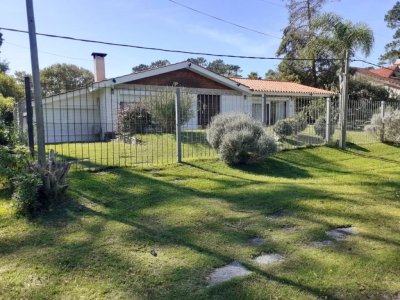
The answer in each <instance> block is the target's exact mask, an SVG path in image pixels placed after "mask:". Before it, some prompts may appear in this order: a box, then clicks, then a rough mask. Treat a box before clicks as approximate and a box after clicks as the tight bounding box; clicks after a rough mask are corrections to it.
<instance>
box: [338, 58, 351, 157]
mask: <svg viewBox="0 0 400 300" xmlns="http://www.w3.org/2000/svg"><path fill="white" fill-rule="evenodd" d="M349 63H350V56H349V50H346V58H345V64H344V74H343V82H342V91H341V92H342V93H341V96H340V139H339V147H340V148H341V149H346V130H347V106H348V98H349V91H348V89H349V84H348V79H349Z"/></svg>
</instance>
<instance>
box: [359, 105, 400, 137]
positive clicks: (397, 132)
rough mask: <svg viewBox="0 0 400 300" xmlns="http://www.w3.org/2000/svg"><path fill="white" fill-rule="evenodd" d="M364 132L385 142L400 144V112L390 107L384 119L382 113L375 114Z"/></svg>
mask: <svg viewBox="0 0 400 300" xmlns="http://www.w3.org/2000/svg"><path fill="white" fill-rule="evenodd" d="M364 130H365V131H366V132H368V133H370V134H372V135H374V136H376V137H377V138H379V139H383V141H387V142H392V143H395V144H400V110H399V109H396V110H395V109H393V108H391V107H388V108H387V109H386V110H385V116H384V118H382V115H381V113H377V114H373V115H372V117H371V121H370V124H368V125H366V126H365V127H364Z"/></svg>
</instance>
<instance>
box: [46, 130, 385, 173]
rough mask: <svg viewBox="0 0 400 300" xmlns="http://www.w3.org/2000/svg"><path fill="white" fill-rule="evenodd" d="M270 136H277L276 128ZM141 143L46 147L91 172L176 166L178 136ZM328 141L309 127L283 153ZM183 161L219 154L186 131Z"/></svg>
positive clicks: (360, 137) (150, 137) (360, 135)
mask: <svg viewBox="0 0 400 300" xmlns="http://www.w3.org/2000/svg"><path fill="white" fill-rule="evenodd" d="M267 132H269V133H271V134H273V131H272V127H268V128H267ZM347 137H348V141H350V142H353V143H357V144H365V143H373V142H377V141H376V139H374V138H373V137H372V136H369V135H368V134H367V133H365V132H357V131H348V133H347ZM138 139H139V140H140V143H138V144H136V143H124V142H122V141H118V140H113V141H110V142H90V143H73V142H71V143H62V144H50V145H47V146H46V149H47V151H49V150H50V149H53V150H55V151H56V152H57V153H58V155H60V156H62V157H65V158H66V159H68V160H72V161H74V162H77V164H76V165H77V166H79V167H83V168H87V167H89V168H91V167H98V166H122V167H126V166H129V167H132V166H133V167H135V166H149V165H153V166H155V165H166V164H171V163H174V162H176V139H175V135H174V134H167V133H164V134H143V135H139V136H138ZM338 139H339V131H338V130H336V132H335V134H334V135H333V136H332V139H331V140H332V143H336V142H337V141H338ZM323 144H324V140H323V139H322V138H321V137H319V136H317V135H316V134H315V131H314V127H313V126H312V125H309V126H308V127H307V128H306V129H305V130H304V131H303V132H301V133H299V134H298V135H296V136H291V137H287V138H285V139H283V140H281V141H280V142H279V143H278V148H279V149H280V150H289V149H297V148H304V147H308V146H311V145H313V146H315V145H323ZM182 157H183V159H185V160H193V159H204V158H216V157H217V153H216V151H214V150H213V149H211V148H210V146H209V145H208V143H207V140H206V131H205V130H186V131H183V132H182Z"/></svg>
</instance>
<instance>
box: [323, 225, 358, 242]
mask: <svg viewBox="0 0 400 300" xmlns="http://www.w3.org/2000/svg"><path fill="white" fill-rule="evenodd" d="M325 233H326V235H327V236H329V237H331V238H333V239H335V240H337V241H339V240H343V239H345V238H347V237H349V236H352V235H354V234H356V230H355V228H354V227H339V228H336V229H332V230H329V231H326V232H325Z"/></svg>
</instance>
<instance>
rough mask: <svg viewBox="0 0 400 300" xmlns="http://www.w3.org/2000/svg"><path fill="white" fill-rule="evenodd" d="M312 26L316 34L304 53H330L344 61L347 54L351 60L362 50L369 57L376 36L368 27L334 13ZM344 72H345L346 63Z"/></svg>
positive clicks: (324, 15)
mask: <svg viewBox="0 0 400 300" xmlns="http://www.w3.org/2000/svg"><path fill="white" fill-rule="evenodd" d="M311 26H312V28H313V29H314V30H315V33H316V34H315V36H314V38H313V39H312V40H311V41H310V42H309V43H308V44H307V45H306V47H305V48H304V51H306V52H308V53H324V52H325V53H326V51H329V52H330V53H331V54H332V56H335V57H338V58H343V59H344V58H345V55H346V52H348V54H349V57H350V58H351V57H354V55H355V53H356V51H357V50H360V51H361V52H362V53H363V54H364V55H365V56H368V55H369V54H370V52H371V49H372V46H373V44H374V34H373V31H372V30H371V28H369V26H368V25H366V24H364V23H356V24H354V23H352V22H351V21H348V20H344V19H343V18H342V17H340V16H338V15H336V14H334V13H325V14H322V15H320V16H318V17H316V18H315V20H314V21H313V23H312V25H311ZM342 70H344V62H343V63H342Z"/></svg>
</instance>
